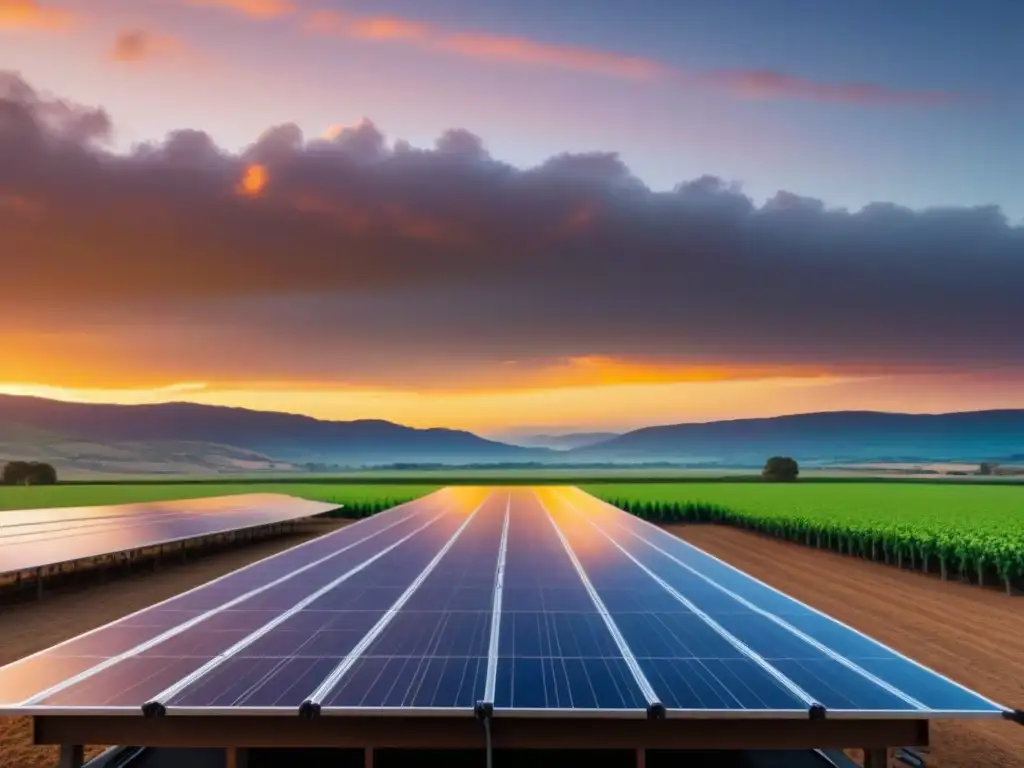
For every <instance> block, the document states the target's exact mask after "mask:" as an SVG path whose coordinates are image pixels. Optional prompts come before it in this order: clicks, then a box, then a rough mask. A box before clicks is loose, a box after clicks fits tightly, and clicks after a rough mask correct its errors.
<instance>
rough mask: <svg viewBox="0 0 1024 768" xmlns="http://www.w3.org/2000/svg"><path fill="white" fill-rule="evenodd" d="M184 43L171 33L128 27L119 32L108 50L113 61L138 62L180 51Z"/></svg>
mask: <svg viewBox="0 0 1024 768" xmlns="http://www.w3.org/2000/svg"><path fill="white" fill-rule="evenodd" d="M184 48H185V46H184V44H183V43H182V42H181V41H180V40H178V39H177V38H175V37H171V36H170V35H160V34H156V33H154V32H150V31H147V30H145V29H126V30H123V31H121V32H119V33H118V35H117V37H116V38H115V39H114V42H113V44H112V45H111V47H110V50H109V51H108V56H109V57H110V59H112V60H113V61H118V62H122V63H136V62H141V61H146V60H149V59H154V58H162V57H164V56H172V55H174V54H177V53H180V52H181V51H183V50H184Z"/></svg>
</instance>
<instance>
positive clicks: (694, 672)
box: [0, 488, 1007, 720]
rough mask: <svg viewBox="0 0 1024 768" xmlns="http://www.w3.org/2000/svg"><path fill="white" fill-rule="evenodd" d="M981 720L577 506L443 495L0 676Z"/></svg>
mask: <svg viewBox="0 0 1024 768" xmlns="http://www.w3.org/2000/svg"><path fill="white" fill-rule="evenodd" d="M481 707H482V708H483V709H484V710H486V711H492V708H493V716H494V717H495V718H496V719H497V718H501V717H559V716H570V715H571V716H576V717H579V716H581V715H584V716H585V715H589V716H591V717H604V718H639V719H643V718H649V717H652V716H653V717H655V718H660V717H669V718H727V719H735V718H746V719H753V718H775V719H790V720H792V719H804V720H806V719H823V718H827V719H830V720H831V719H854V718H860V719H863V718H887V719H892V718H909V719H914V720H925V719H930V718H936V717H949V716H954V717H996V718H998V717H1001V716H1004V715H1005V713H1006V712H1007V710H1005V708H1004V707H1002V706H1000V705H998V704H996V703H994V702H992V701H989V700H988V699H986V698H984V697H982V696H980V695H979V694H976V693H974V692H972V691H969V690H967V689H966V688H963V687H962V686H960V685H958V684H956V683H954V682H952V681H950V680H948V679H947V678H945V677H943V676H941V675H939V674H937V673H935V672H932V671H930V670H928V669H926V668H924V667H922V666H920V665H918V664H917V663H915V662H913V661H911V660H910V659H908V658H906V657H904V656H902V655H900V654H899V653H897V652H895V651H893V650H891V649H889V648H887V647H885V646H883V645H881V644H879V643H877V642H875V641H873V640H871V639H870V638H868V637H866V636H865V635H863V634H861V633H859V632H857V631H856V630H853V629H851V628H849V627H847V626H845V625H843V624H840V623H839V622H837V621H835V620H833V619H831V618H829V617H828V616H825V615H824V614H822V613H819V612H817V611H815V610H814V609H812V608H809V607H808V606H806V605H804V604H802V603H799V602H797V601H795V600H793V599H791V598H789V597H787V596H786V595H784V594H782V593H780V592H778V591H776V590H774V589H772V588H770V587H768V586H766V585H765V584H763V583H761V582H759V581H757V580H755V579H753V578H751V577H749V576H747V575H745V574H744V573H742V572H740V571H738V570H736V569H734V568H732V567H731V566H729V565H726V564H725V563H723V562H721V561H719V560H717V559H715V558H713V557H712V556H710V555H708V554H706V553H704V552H703V551H701V550H699V549H697V548H695V547H693V546H691V545H689V544H687V543H686V542H684V541H682V540H680V539H678V538H676V537H674V536H672V535H670V534H668V533H665V532H664V531H661V530H660V529H658V528H656V527H655V526H653V525H651V524H649V523H646V522H644V521H641V520H639V519H637V518H635V517H632V516H630V515H627V514H625V513H623V512H621V511H620V510H618V509H616V508H614V507H611V506H609V505H607V504H605V503H603V502H600V501H598V500H597V499H595V498H593V497H591V496H589V495H587V494H585V493H583V492H582V491H580V490H578V489H569V488H544V489H537V490H531V489H514V490H493V489H477V488H448V489H445V490H443V491H439V492H437V493H434V494H431V495H430V496H427V497H425V498H423V499H421V500H419V501H417V502H412V503H410V504H405V505H402V506H400V507H396V508H394V509H392V510H389V511H388V512H385V513H382V514H380V515H377V516H376V517H373V518H370V519H368V520H364V521H362V522H360V523H358V524H355V525H351V526H349V527H346V528H344V529H341V530H339V531H336V532H334V533H331V534H329V535H327V536H324V537H321V538H319V539H316V540H314V541H311V542H308V543H306V544H303V545H300V546H298V547H296V548H293V549H291V550H288V551H286V552H283V553H281V554H279V555H276V556H274V557H271V558H269V559H266V560H263V561H261V562H259V563H256V564H254V565H252V566H249V567H247V568H244V569H242V570H240V571H237V572H235V573H232V574H229V575H228V576H225V577H223V578H221V579H218V580H216V581H214V582H211V583H209V584H207V585H205V586H203V587H200V588H198V589H195V590H192V591H191V592H187V593H185V594H183V595H180V596H178V597H175V598H172V599H171V600H168V601H165V602H163V603H161V604H159V605H155V606H153V607H151V608H149V609H146V610H144V611H141V612H139V613H136V614H133V615H131V616H128V617H126V618H124V619H121V620H120V621H117V622H115V623H113V624H110V625H107V626H106V627H103V628H100V629H98V630H95V631H93V632H90V633H88V634H86V635H83V636H81V637H79V638H76V639H74V640H70V641H68V642H66V643H63V644H61V645H58V646H56V647H54V648H51V649H49V650H47V651H43V652H41V653H39V654H36V655H35V656H31V657H29V658H27V659H23V660H22V661H19V662H16V663H14V664H11V665H9V666H7V667H5V668H3V669H0V714H37V715H48V714H49V715H56V714H90V713H93V714H116V713H118V712H122V713H136V714H137V713H139V712H141V711H143V710H144V711H145V713H146V714H148V715H161V714H170V715H175V714H177V715H193V716H196V715H204V714H208V715H217V716H228V715H232V714H263V715H271V716H272V715H281V716H292V717H294V716H296V715H297V714H302V715H305V716H307V717H315V716H317V715H321V716H330V715H349V716H357V715H366V714H371V713H373V714H378V715H385V714H393V715H404V716H410V715H431V714H432V715H444V714H450V715H459V714H463V715H472V714H473V713H474V711H476V712H477V713H479V712H480V711H481Z"/></svg>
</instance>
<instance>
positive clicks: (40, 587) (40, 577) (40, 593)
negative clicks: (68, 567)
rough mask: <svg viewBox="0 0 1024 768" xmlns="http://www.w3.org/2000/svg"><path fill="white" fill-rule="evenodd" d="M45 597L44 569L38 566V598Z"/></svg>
mask: <svg viewBox="0 0 1024 768" xmlns="http://www.w3.org/2000/svg"><path fill="white" fill-rule="evenodd" d="M42 599H43V569H42V568H36V600H42Z"/></svg>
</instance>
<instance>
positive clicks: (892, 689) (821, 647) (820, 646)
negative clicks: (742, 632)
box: [619, 526, 930, 711]
mask: <svg viewBox="0 0 1024 768" xmlns="http://www.w3.org/2000/svg"><path fill="white" fill-rule="evenodd" d="M619 527H620V528H621V529H622V530H623V531H625V532H626V533H628V534H630V535H631V536H635V537H636V538H637V539H639V540H640V541H642V542H643V543H644V544H647V545H648V546H649V547H651V548H652V549H654V550H656V551H658V552H660V553H661V554H662V555H664V556H665V557H667V558H668V559H670V560H672V561H673V562H674V563H676V565H678V566H680V567H681V568H683V569H685V570H687V571H689V572H690V573H692V574H693V575H694V576H697V577H698V578H700V579H702V580H703V581H705V582H707V583H708V584H710V585H711V586H713V587H714V588H716V589H718V590H720V591H721V592H722V593H724V594H726V595H728V596H729V597H731V598H732V599H733V600H735V601H736V602H738V603H739V604H740V605H742V606H743V607H745V608H747V609H748V610H750V611H753V612H754V613H757V614H760V615H761V616H764V617H765V618H767V619H768V620H769V621H772V622H774V623H775V624H777V625H778V626H780V627H782V628H783V629H785V630H786V631H788V632H790V633H791V634H793V635H794V636H796V637H798V638H799V639H801V640H803V641H804V642H805V643H807V644H808V645H810V646H811V647H813V648H815V649H816V650H818V651H821V652H822V653H824V654H825V655H827V656H828V657H829V658H831V659H833V660H834V661H837V662H838V663H840V664H842V665H843V666H844V667H846V668H847V669H850V670H851V671H853V672H856V673H857V674H859V675H860V676H861V677H863V678H865V679H866V680H868V681H870V682H872V683H874V684H875V685H877V686H879V687H880V688H882V689H884V690H886V691H888V692H889V693H891V694H893V695H894V696H897V697H898V698H900V699H903V700H904V701H905V702H907V703H908V704H910V705H911V706H912V707H914V708H915V709H918V710H928V709H930V708H929V707H927V706H925V705H924V704H922V703H921V702H920V701H918V700H917V699H915V698H914V697H913V696H911V695H910V694H908V693H906V692H905V691H902V690H900V689H899V688H897V687H896V686H894V685H891V684H890V683H888V682H886V681H885V680H882V679H881V678H880V677H878V676H876V675H874V674H872V673H871V672H869V671H868V670H866V669H864V668H863V667H861V666H860V665H859V664H857V663H856V662H854V661H852V660H850V659H848V658H846V657H845V656H843V655H842V654H841V653H838V652H837V651H835V650H834V649H832V648H829V647H828V646H827V645H825V644H824V643H821V642H819V641H818V640H816V639H814V638H813V637H811V636H810V635H808V634H807V633H806V632H803V631H802V630H800V629H799V628H797V627H794V626H793V625H792V624H790V623H789V622H788V621H786V620H785V619H783V618H781V617H779V616H776V615H775V614H774V613H771V612H770V611H766V610H764V609H763V608H761V607H760V606H758V605H755V604H754V603H752V602H750V601H749V600H747V599H746V598H745V597H743V596H742V595H738V594H736V593H735V592H733V591H732V590H731V589H729V588H728V587H724V586H722V585H721V584H719V583H718V582H716V581H715V580H714V579H712V578H711V577H710V576H707V575H706V574H703V573H701V572H700V571H699V570H697V569H696V568H693V567H692V566H690V565H687V564H686V563H684V562H683V561H682V560H680V559H679V558H677V557H675V556H674V555H672V553H670V552H667V551H665V550H664V549H662V548H661V547H659V546H657V545H656V544H654V543H653V542H651V541H648V540H647V539H645V538H644V537H642V536H640V535H639V534H637V533H636V532H635V531H631V530H629V529H628V528H626V527H625V526H619ZM833 711H835V710H833Z"/></svg>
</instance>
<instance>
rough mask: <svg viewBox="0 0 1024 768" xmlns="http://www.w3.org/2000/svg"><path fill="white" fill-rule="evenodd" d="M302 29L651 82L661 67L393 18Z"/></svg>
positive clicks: (320, 19)
mask: <svg viewBox="0 0 1024 768" xmlns="http://www.w3.org/2000/svg"><path fill="white" fill-rule="evenodd" d="M303 26H304V29H305V30H306V31H307V32H312V33H315V34H322V35H338V36H344V37H349V38H355V39H357V40H369V41H377V42H392V41H400V42H407V43H413V44H416V45H419V46H421V47H424V48H428V49H430V50H435V51H442V52H446V53H452V54H456V55H459V56H465V57H468V58H473V59H489V60H491V61H507V62H512V63H515V64H529V65H535V66H553V67H559V68H562V69H573V70H579V71H585V72H596V73H600V74H607V75H613V76H618V77H627V78H650V77H655V76H657V75H659V74H662V73H663V72H664V71H665V67H664V66H662V65H661V64H659V63H657V62H655V61H651V60H649V59H643V58H638V57H632V56H623V55H621V54H616V53H608V52H606V51H597V50H592V49H588V48H575V47H569V46H559V45H548V44H544V43H538V42H534V41H532V40H527V39H525V38H518V37H504V36H501V35H487V34H481V33H475V32H462V31H452V30H446V29H443V28H441V27H436V26H434V25H431V24H428V23H426V22H422V21H416V20H412V19H404V18H399V17H396V16H358V15H354V14H346V13H339V12H337V11H316V12H314V13H311V14H309V15H308V16H307V17H306V19H305V23H304V25H303Z"/></svg>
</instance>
